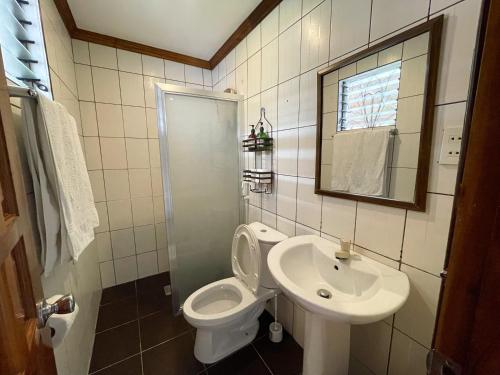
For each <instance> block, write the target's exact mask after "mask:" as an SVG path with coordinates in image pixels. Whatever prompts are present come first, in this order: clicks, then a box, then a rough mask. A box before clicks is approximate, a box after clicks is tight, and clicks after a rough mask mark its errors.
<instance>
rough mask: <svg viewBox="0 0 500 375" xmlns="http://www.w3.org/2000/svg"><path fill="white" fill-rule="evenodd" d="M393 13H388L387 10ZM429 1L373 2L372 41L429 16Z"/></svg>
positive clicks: (390, 0) (378, 0)
mask: <svg viewBox="0 0 500 375" xmlns="http://www.w3.org/2000/svg"><path fill="white" fill-rule="evenodd" d="M388 9H390V10H391V11H390V12H388V11H387V10H388ZM428 10H429V0H415V1H411V2H409V3H406V2H401V1H398V0H373V6H372V18H371V33H370V40H375V39H378V38H380V37H382V36H384V35H387V34H389V33H392V32H394V31H396V30H398V29H400V28H402V27H405V26H408V25H410V24H411V23H413V22H416V21H418V20H420V19H422V18H424V17H426V16H427V12H428Z"/></svg>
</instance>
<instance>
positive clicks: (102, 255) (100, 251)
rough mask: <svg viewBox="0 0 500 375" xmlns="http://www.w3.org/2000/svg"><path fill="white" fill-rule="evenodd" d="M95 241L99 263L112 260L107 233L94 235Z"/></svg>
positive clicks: (109, 238) (109, 239)
mask: <svg viewBox="0 0 500 375" xmlns="http://www.w3.org/2000/svg"><path fill="white" fill-rule="evenodd" d="M95 240H96V245H97V255H98V258H99V262H105V261H108V260H112V259H113V252H112V250H111V237H110V234H109V232H103V233H96V235H95Z"/></svg>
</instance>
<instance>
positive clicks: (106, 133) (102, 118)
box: [96, 103, 123, 137]
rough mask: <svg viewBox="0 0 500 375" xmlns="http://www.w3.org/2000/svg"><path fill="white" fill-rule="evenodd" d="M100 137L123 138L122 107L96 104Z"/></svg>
mask: <svg viewBox="0 0 500 375" xmlns="http://www.w3.org/2000/svg"><path fill="white" fill-rule="evenodd" d="M96 111H97V124H98V126H99V136H100V137H123V117H122V106H121V105H117V104H103V103H96Z"/></svg>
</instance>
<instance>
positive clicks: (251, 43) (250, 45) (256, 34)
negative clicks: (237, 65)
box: [219, 24, 260, 79]
mask: <svg viewBox="0 0 500 375" xmlns="http://www.w3.org/2000/svg"><path fill="white" fill-rule="evenodd" d="M258 50H260V24H258V25H257V26H256V27H255V28H254V29H253V30H252V31H251V32H250V34H248V36H247V55H248V57H249V58H250V56H252V55H253V54H254V53H256V52H257V51H258ZM224 75H225V74H223V75H221V72H220V70H219V79H220V78H222V77H223V76H224Z"/></svg>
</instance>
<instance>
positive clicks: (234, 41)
mask: <svg viewBox="0 0 500 375" xmlns="http://www.w3.org/2000/svg"><path fill="white" fill-rule="evenodd" d="M279 3H281V0H262V1H261V2H260V3H259V5H257V7H256V8H255V9H254V10H253V12H252V13H250V15H249V16H248V17H247V18H246V19H245V20H244V21H243V22H242V23H241V25H240V26H239V27H238V28H237V29H236V31H235V32H234V33H233V34H231V36H230V37H229V38H228V39H227V40H226V42H225V43H224V44H223V45H222V47H220V48H219V50H218V51H217V52H215V54H214V55H213V56H212V58H211V59H210V66H211V67H212V69H213V68H215V67H216V66H217V64H218V63H220V62H221V61H222V60H223V59H224V57H226V56H227V54H228V53H229V52H231V51H232V50H233V48H235V47H236V46H237V45H238V43H239V42H241V41H242V40H243V39H245V37H246V36H247V35H248V34H250V32H251V31H252V30H253V29H255V27H256V26H257V25H258V24H259V23H260V22H261V21H262V20H263V19H264V18H266V16H267V15H268V14H269V13H271V12H272V11H273V10H274V8H276V7H277V6H278V5H279Z"/></svg>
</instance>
